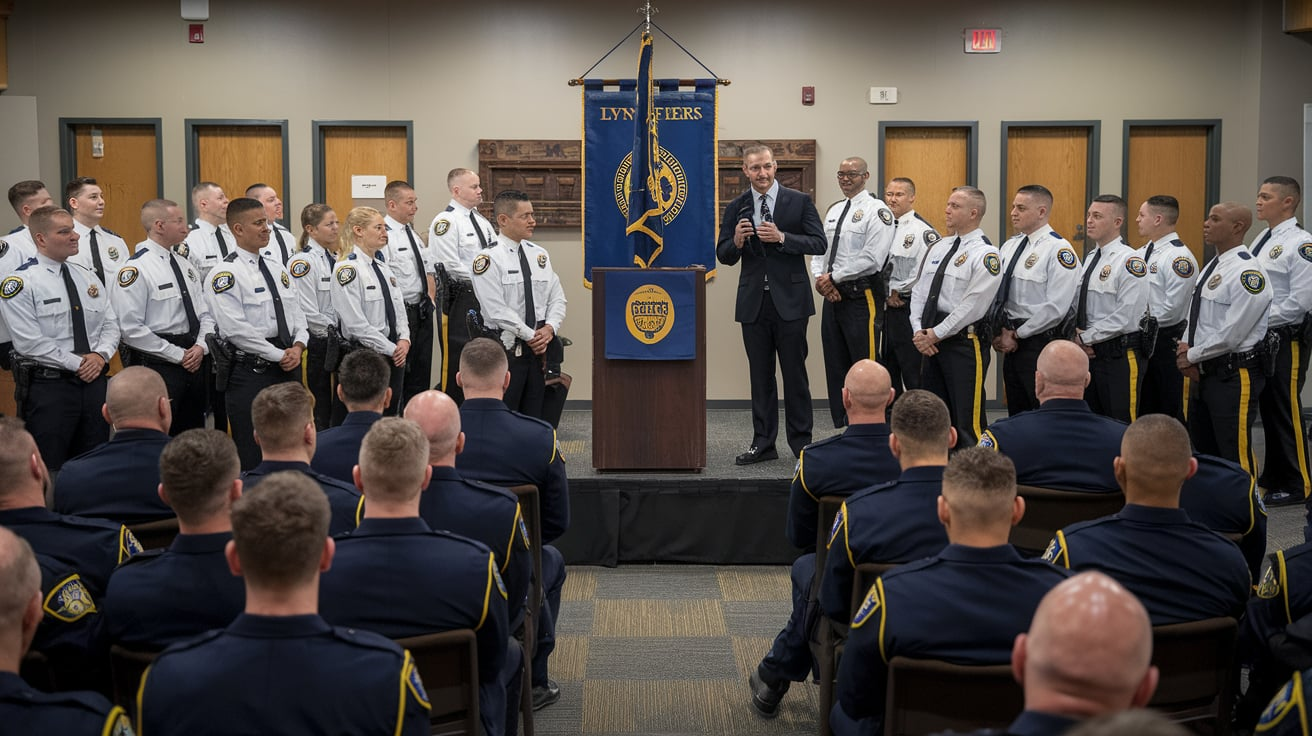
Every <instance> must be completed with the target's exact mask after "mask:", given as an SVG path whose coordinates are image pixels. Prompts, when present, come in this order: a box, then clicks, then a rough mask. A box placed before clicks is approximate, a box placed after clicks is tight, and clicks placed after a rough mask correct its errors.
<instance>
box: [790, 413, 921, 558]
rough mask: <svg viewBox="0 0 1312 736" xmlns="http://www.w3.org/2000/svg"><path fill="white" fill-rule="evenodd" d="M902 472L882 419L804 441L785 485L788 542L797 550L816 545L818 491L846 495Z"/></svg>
mask: <svg viewBox="0 0 1312 736" xmlns="http://www.w3.org/2000/svg"><path fill="white" fill-rule="evenodd" d="M901 473H902V469H901V468H900V467H899V466H898V464H897V458H894V457H893V452H892V451H891V450H889V449H888V425H887V424H882V423H881V424H852V425H849V426H848V428H847V429H846V430H844V432H843V433H842V434H839V435H834V436H833V437H830V438H828V439H823V440H820V441H819V442H813V443H811V444H809V445H807V446H806V447H805V448H803V449H802V453H801V454H800V455H798V456H797V471H796V472H795V473H794V474H793V485H792V487H791V488H790V489H789V490H788V524H787V527H786V531H787V533H788V541H790V542H792V543H793V546H794V547H799V548H801V549H811V548H812V547H813V546H814V545H815V535H816V524H817V523H818V518H819V515H820V497H821V496H850V495H852V493H853V492H855V491H859V490H861V489H862V488H868V487H869V486H870V485H871V484H873V483H887V482H889V481H893V480H896V479H897V477H898V475H900V474H901Z"/></svg>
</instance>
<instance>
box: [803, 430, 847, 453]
mask: <svg viewBox="0 0 1312 736" xmlns="http://www.w3.org/2000/svg"><path fill="white" fill-rule="evenodd" d="M841 439H843V435H842V433H839V434H836V435H834V436H832V437H826V438H824V439H822V440H816V441H815V442H812V443H811V444H809V445H807V446H806V447H803V448H802V449H803V450H814V449H815V448H817V447H824V446H825V445H832V444H833V443H835V442H837V441H839V440H841Z"/></svg>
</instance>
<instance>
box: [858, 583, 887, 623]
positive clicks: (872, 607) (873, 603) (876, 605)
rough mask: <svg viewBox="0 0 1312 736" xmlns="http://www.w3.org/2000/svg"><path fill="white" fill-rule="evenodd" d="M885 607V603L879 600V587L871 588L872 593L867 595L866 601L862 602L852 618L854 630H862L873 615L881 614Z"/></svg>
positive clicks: (873, 586)
mask: <svg viewBox="0 0 1312 736" xmlns="http://www.w3.org/2000/svg"><path fill="white" fill-rule="evenodd" d="M882 607H883V601H881V600H879V587H878V586H877V585H872V586H870V591H869V592H867V593H866V599H865V600H863V601H861V607H860V608H858V609H856V614H855V615H854V616H852V628H854V629H858V628H861V625H862V624H864V623H865V622H866V621H867V620H868V619H869V618H870V617H871V616H872V615H874V614H875V613H878V612H879V609H880V608H882Z"/></svg>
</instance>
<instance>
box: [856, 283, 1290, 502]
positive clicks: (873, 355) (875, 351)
mask: <svg viewBox="0 0 1312 736" xmlns="http://www.w3.org/2000/svg"><path fill="white" fill-rule="evenodd" d="M866 306H867V307H868V308H869V309H870V319H869V321H868V322H867V324H866V333H867V334H866V344H867V345H869V346H870V354H869V356H867V357H869V358H870V359H871V360H878V359H879V357H878V356H879V346H878V345H876V344H875V317H877V316H879V307H877V306H876V305H875V292H874V290H873V289H866ZM1304 477H1307V476H1306V474H1305V475H1304Z"/></svg>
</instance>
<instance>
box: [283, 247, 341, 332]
mask: <svg viewBox="0 0 1312 736" xmlns="http://www.w3.org/2000/svg"><path fill="white" fill-rule="evenodd" d="M305 245H306V248H305V250H302V251H301V252H299V253H297V254H296V255H295V256H292V259H291V260H290V261H288V262H287V270H288V271H289V272H291V275H292V284H293V285H295V287H296V294H297V296H298V297H299V299H300V303H301V311H302V312H304V313H305V322H306V324H308V325H309V327H310V333H311V334H313V335H318V336H319V337H323V336H324V335H325V334H326V333H327V331H328V328H330V327H336V326H337V309H336V308H334V307H333V269H334V268H336V266H337V256H336V255H334V254H333V253H332V252H331V251H329V250H328V249H327V248H325V247H323V246H322V245H319V243H318V242H317V241H316V240H315V239H314V238H308V239H307V240H306V242H305Z"/></svg>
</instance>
